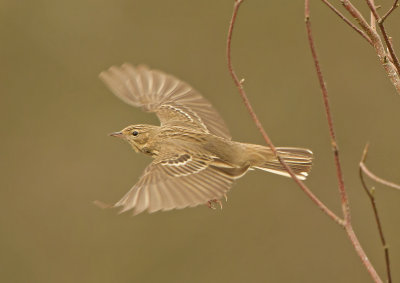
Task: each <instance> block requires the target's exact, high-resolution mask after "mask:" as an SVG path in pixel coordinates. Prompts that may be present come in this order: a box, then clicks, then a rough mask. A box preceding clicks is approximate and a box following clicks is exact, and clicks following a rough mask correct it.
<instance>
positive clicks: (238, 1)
mask: <svg viewBox="0 0 400 283" xmlns="http://www.w3.org/2000/svg"><path fill="white" fill-rule="evenodd" d="M242 2H243V0H235V4H234V8H233V13H232V19H231V22H230V25H229V30H228V38H227V47H226V55H227V60H228V69H229V72H230V74H231V76H232V78H233V81H234V82H235V85H236V87H237V88H238V90H239V93H240V96H241V97H242V99H243V102H244V104H245V106H246V108H247V110H248V111H249V113H250V116H251V118H252V119H253V121H254V123H255V124H256V126H257V128H258V130H259V131H260V133H261V135H262V136H263V138H264V140H265V142H266V143H267V144H268V146H269V147H270V148H271V150H272V152H273V153H274V155H275V156H276V157H277V158H278V160H279V162H280V163H281V164H282V166H283V167H284V168H285V169H286V170H287V171H288V173H289V174H290V176H291V177H292V179H293V180H294V181H295V182H296V183H297V184H298V185H299V187H300V188H301V189H302V190H303V191H304V192H305V193H306V195H307V196H308V197H309V198H310V199H311V200H312V201H313V202H314V203H315V204H316V205H317V206H318V207H319V208H320V209H321V210H322V211H323V212H324V213H326V214H327V215H328V216H329V217H330V218H332V219H333V220H334V221H335V222H336V223H338V224H339V225H341V226H343V225H344V224H343V220H342V219H341V218H340V217H339V216H337V215H336V214H335V213H334V212H332V211H331V210H330V209H329V208H328V207H327V206H326V205H325V204H324V203H323V202H322V201H321V200H319V199H318V197H317V196H315V195H314V194H313V192H311V190H310V189H309V188H308V187H307V186H306V185H305V184H304V183H303V182H302V181H300V180H299V179H298V178H297V177H296V175H295V174H294V173H293V171H292V169H291V168H290V167H289V166H288V165H287V164H286V163H285V162H284V161H283V159H282V158H281V157H280V156H279V155H278V152H277V150H276V147H275V146H274V144H273V143H272V141H271V139H270V138H269V136H268V134H267V133H266V132H265V130H264V127H263V126H262V124H261V122H260V120H259V119H258V117H257V115H256V113H255V112H254V110H253V107H252V106H251V104H250V101H249V99H248V97H247V94H246V92H245V90H244V88H243V85H242V84H241V81H240V80H239V78H238V77H237V75H236V73H235V71H234V69H233V66H232V60H231V41H232V33H233V28H234V25H235V21H236V16H237V13H238V10H239V7H240V4H241V3H242Z"/></svg>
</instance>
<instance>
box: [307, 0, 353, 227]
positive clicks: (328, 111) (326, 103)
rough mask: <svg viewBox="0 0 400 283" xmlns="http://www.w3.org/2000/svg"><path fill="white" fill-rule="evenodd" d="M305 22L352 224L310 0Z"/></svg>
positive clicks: (345, 210)
mask: <svg viewBox="0 0 400 283" xmlns="http://www.w3.org/2000/svg"><path fill="white" fill-rule="evenodd" d="M305 20H306V28H307V36H308V43H309V45H310V49H311V54H312V57H313V60H314V65H315V70H316V71H317V76H318V81H319V85H320V87H321V91H322V97H323V100H324V106H325V113H326V118H327V121H328V128H329V135H330V138H331V146H332V150H333V154H334V160H335V166H336V176H337V179H338V182H339V192H340V196H341V201H342V210H343V216H344V220H345V222H350V211H349V201H348V197H347V193H346V190H345V187H344V181H343V173H342V168H341V165H340V160H339V149H338V145H337V142H336V135H335V130H334V126H333V118H332V114H331V107H330V104H329V97H328V90H327V88H326V85H325V81H324V78H323V75H322V71H321V67H320V64H319V60H318V57H317V52H316V50H315V45H314V39H313V36H312V32H311V22H310V10H309V1H308V0H306V1H305Z"/></svg>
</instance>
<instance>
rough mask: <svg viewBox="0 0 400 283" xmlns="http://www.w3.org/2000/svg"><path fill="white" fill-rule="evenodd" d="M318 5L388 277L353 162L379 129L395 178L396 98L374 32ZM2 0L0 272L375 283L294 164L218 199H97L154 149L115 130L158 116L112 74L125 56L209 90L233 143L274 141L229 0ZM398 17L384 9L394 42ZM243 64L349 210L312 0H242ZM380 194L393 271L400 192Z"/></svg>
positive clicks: (354, 190) (327, 62) (331, 193)
mask: <svg viewBox="0 0 400 283" xmlns="http://www.w3.org/2000/svg"><path fill="white" fill-rule="evenodd" d="M269 2H270V3H269ZM311 2H312V23H313V27H314V31H315V37H316V44H317V46H318V50H319V55H320V58H321V60H322V65H323V71H324V72H325V75H326V78H327V85H328V88H329V91H330V95H331V102H332V110H333V114H334V118H335V123H336V129H337V136H338V141H339V145H340V150H341V158H342V161H343V168H344V175H345V181H346V186H347V189H348V192H349V196H350V201H351V207H352V219H353V222H354V228H355V230H356V232H357V234H358V235H359V238H360V241H361V243H362V244H363V246H364V247H365V249H366V251H367V253H368V255H369V257H370V258H371V260H372V262H373V263H374V265H375V267H376V268H377V270H378V272H379V273H380V274H381V275H382V276H383V277H384V264H383V254H382V248H381V246H380V244H379V238H378V234H377V231H376V228H375V223H374V221H373V215H372V213H371V208H370V205H369V203H368V199H367V197H366V195H365V193H364V192H363V190H362V187H361V185H360V181H359V178H358V161H359V159H360V156H361V153H362V149H363V147H364V145H365V143H366V142H367V141H370V142H371V148H370V156H369V159H368V165H369V166H370V168H371V169H372V170H373V171H375V172H376V173H377V174H379V175H381V176H382V177H384V178H387V179H390V180H393V181H396V182H400V176H399V175H400V174H399V170H400V158H399V156H400V147H399V141H400V135H399V121H400V111H399V109H400V96H399V95H397V94H395V91H394V89H393V87H392V86H391V84H390V82H389V80H388V79H387V77H386V75H385V73H384V72H383V69H382V67H381V66H380V65H379V63H378V60H377V57H376V55H375V53H374V51H373V50H372V49H371V48H370V47H369V46H368V45H367V43H366V42H364V41H363V40H362V39H361V37H359V36H358V35H356V34H355V33H354V32H353V31H352V30H350V29H349V28H348V27H347V26H346V25H345V24H343V23H342V22H340V21H339V20H338V18H336V16H335V15H333V14H332V13H331V12H330V11H329V10H328V9H327V8H326V7H325V6H322V4H321V3H320V1H311ZM355 2H359V1H355ZM378 2H379V1H378ZM382 2H383V1H382ZM390 2H392V1H384V3H383V4H384V5H386V6H385V7H387V6H388V4H389V3H390ZM0 3H1V10H0V42H1V45H0V51H1V53H0V54H1V55H0V56H1V57H0V78H1V79H0V81H1V83H0V93H1V106H0V107H1V114H0V115H1V120H0V123H1V129H2V130H1V149H0V150H1V164H0V166H1V168H0V176H1V178H0V184H1V190H0V202H1V205H0V225H1V231H0V281H1V282H368V281H369V280H370V278H369V277H368V274H367V272H366V270H365V269H364V267H363V266H362V264H361V263H360V260H359V259H358V257H357V255H356V253H355V251H354V250H353V248H352V247H351V244H350V242H349V241H348V239H347V237H346V235H345V233H344V232H343V231H342V230H341V229H340V228H339V227H338V226H337V225H335V224H334V223H333V222H332V221H331V220H330V219H328V218H327V217H326V216H325V215H324V214H323V213H321V211H319V209H317V208H316V206H315V205H314V204H313V203H312V202H311V201H310V200H309V199H308V198H307V197H306V196H305V195H304V193H302V192H301V191H300V189H299V188H298V187H297V186H296V185H295V184H294V183H293V181H292V180H290V179H287V178H283V177H279V176H273V175H271V174H266V173H265V172H251V173H249V174H248V175H247V176H245V177H244V178H242V179H240V180H239V181H238V182H237V183H236V184H235V186H234V188H233V189H232V191H231V192H230V193H229V200H228V203H227V204H225V206H224V209H223V210H222V211H220V210H210V209H208V208H207V207H205V206H200V207H196V208H191V209H185V210H175V211H171V212H164V213H156V214H152V215H149V214H147V213H145V214H142V215H139V216H136V217H131V216H130V215H129V214H124V215H117V211H114V210H101V209H99V208H98V207H96V206H94V205H93V204H92V201H93V200H96V199H99V200H102V201H105V202H114V201H116V200H118V199H119V198H120V197H122V195H123V194H124V193H125V192H126V191H127V190H128V189H129V188H130V186H131V185H133V184H134V183H135V182H136V181H137V179H138V177H139V175H140V174H141V172H142V171H143V169H144V168H145V166H146V164H148V163H149V162H150V160H149V158H147V157H145V156H142V155H138V154H135V153H134V152H133V151H132V150H131V149H130V148H129V146H128V145H127V144H124V143H122V142H120V141H118V140H115V139H112V138H110V137H107V133H109V132H112V131H115V130H119V129H121V128H123V127H124V126H126V125H128V124H130V123H157V122H158V121H157V119H156V117H155V116H153V115H149V114H146V113H142V112H141V111H140V110H138V109H134V108H131V107H129V106H128V105H126V104H124V103H122V102H121V101H119V100H118V99H117V98H115V97H114V96H113V95H112V94H111V93H110V92H109V91H108V90H107V89H106V87H105V86H104V85H103V84H102V83H101V81H100V80H99V79H98V74H99V73H100V72H101V71H102V70H104V69H106V68H108V67H109V66H111V65H113V64H121V63H123V62H126V61H127V62H131V63H133V64H139V63H146V64H148V65H149V66H152V67H154V68H158V69H162V70H165V71H167V72H170V73H173V74H174V75H176V76H177V77H180V78H182V79H184V80H185V81H187V82H189V83H190V84H192V85H193V86H194V87H195V88H196V89H198V90H199V91H200V92H201V93H203V94H204V95H205V96H206V97H207V98H208V99H209V100H210V101H212V102H213V104H214V105H215V107H216V108H217V109H218V110H219V111H220V113H221V114H222V116H223V117H224V118H225V120H226V122H227V124H228V125H229V127H230V129H231V132H232V134H233V137H234V139H235V140H239V141H247V142H253V143H263V140H262V139H261V137H260V134H259V133H258V132H257V130H256V128H255V126H254V124H253V123H252V121H251V119H250V118H249V115H248V114H247V112H246V110H245V108H244V106H243V104H242V103H241V100H240V98H239V95H238V93H237V90H236V89H235V87H234V85H233V83H232V81H231V78H230V76H229V74H228V71H227V67H226V59H225V45H226V44H225V41H226V34H227V28H228V23H229V19H230V16H231V11H232V4H233V1H228V0H224V1H183V0H182V1H179V0H173V1H172V0H170V1H161V0H151V1H138V0H136V1H134V0H131V1H128V0H118V1H105V0H101V1H99V0H96V1H94V0H92V1H90V0H85V1H50V0H47V1H45V0H37V1H0ZM360 5H361V6H362V9H363V11H366V9H365V4H364V3H363V2H362V3H361V4H360ZM399 15H400V11H397V13H395V14H393V15H392V17H391V18H390V20H388V22H387V25H388V29H389V31H390V32H391V34H392V35H393V36H394V37H395V39H394V43H395V45H396V46H397V47H399V46H400V41H399V39H400V34H399V30H398V29H397V28H396V27H398V26H400V16H399ZM398 53H400V50H399V49H398ZM233 60H234V65H235V66H236V68H237V72H238V74H239V76H240V77H244V78H245V79H246V82H245V87H246V89H247V91H248V94H249V96H250V99H251V101H252V103H253V105H254V108H255V110H256V112H257V113H258V114H259V117H260V119H261V121H262V122H263V124H264V126H265V128H266V129H267V131H268V132H269V134H270V135H271V137H272V139H273V141H274V142H275V143H276V144H277V145H282V146H302V147H308V148H310V149H312V150H313V151H314V153H315V165H314V168H313V171H312V174H311V176H310V178H309V179H308V180H307V184H308V185H309V186H310V187H311V188H312V190H313V191H314V192H315V193H316V194H317V195H318V196H319V197H320V198H321V199H322V200H323V201H324V202H325V203H326V204H327V205H328V206H329V207H331V208H332V209H333V210H335V211H337V212H340V201H339V197H338V193H337V182H336V179H335V171H334V167H333V160H332V154H331V149H330V143H329V136H328V130H327V127H326V119H325V114H324V111H323V107H322V99H321V95H320V90H319V88H318V84H317V79H316V76H315V70H314V68H313V64H312V60H311V56H310V51H309V48H308V45H307V41H306V34H305V27H304V18H303V3H302V1H245V3H244V4H243V6H242V9H241V11H240V14H239V18H238V22H237V29H236V31H235V34H234V39H233ZM369 184H370V185H373V183H372V182H369ZM376 197H377V201H378V206H379V211H380V212H381V216H382V221H383V225H384V229H385V232H386V236H387V241H388V243H389V245H390V249H391V255H392V257H391V259H392V266H393V276H394V278H395V281H397V282H398V281H399V280H400V271H399V268H398V267H399V265H400V237H399V235H400V228H399V213H400V205H399V204H400V193H399V192H398V191H394V190H392V189H388V188H385V187H382V186H380V185H377V192H376Z"/></svg>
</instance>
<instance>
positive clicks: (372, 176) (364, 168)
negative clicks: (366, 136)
mask: <svg viewBox="0 0 400 283" xmlns="http://www.w3.org/2000/svg"><path fill="white" fill-rule="evenodd" d="M365 150H367V149H365ZM365 150H364V151H365ZM364 155H366V153H365V154H364ZM364 159H365V158H364ZM364 159H362V160H361V162H360V169H361V170H362V171H363V173H364V174H365V175H367V176H368V177H369V178H370V179H371V180H374V181H375V182H377V183H380V184H382V185H385V186H387V187H390V188H393V189H396V190H400V185H398V184H396V183H393V182H390V181H386V180H384V179H382V178H380V177H378V176H376V175H375V174H374V173H372V172H371V171H370V170H369V169H368V168H367V165H365V163H364Z"/></svg>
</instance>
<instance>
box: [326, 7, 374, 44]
mask: <svg viewBox="0 0 400 283" xmlns="http://www.w3.org/2000/svg"><path fill="white" fill-rule="evenodd" d="M322 2H324V3H325V4H326V6H328V7H329V8H330V9H331V10H332V11H333V12H334V13H335V14H336V15H338V16H339V18H341V19H342V20H343V21H344V22H345V23H346V24H348V25H349V26H350V27H351V28H352V29H354V30H355V31H356V32H357V33H359V34H360V35H361V36H362V37H363V38H364V39H365V40H366V41H368V43H369V44H371V45H372V41H371V39H370V38H369V37H368V35H367V34H366V33H365V32H363V31H362V30H360V29H359V28H358V27H356V26H355V25H354V24H353V23H352V22H351V21H350V20H349V19H347V18H346V17H345V15H343V14H342V13H341V12H340V11H339V10H338V9H336V8H335V6H333V5H332V4H331V3H330V2H329V1H328V0H322Z"/></svg>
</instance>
